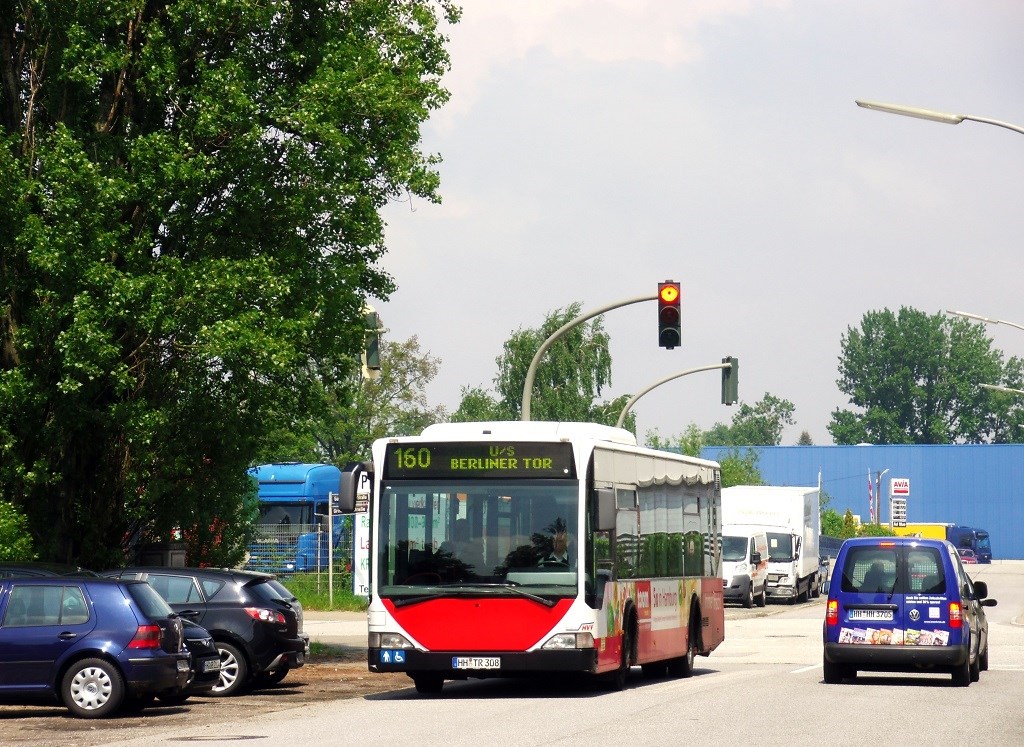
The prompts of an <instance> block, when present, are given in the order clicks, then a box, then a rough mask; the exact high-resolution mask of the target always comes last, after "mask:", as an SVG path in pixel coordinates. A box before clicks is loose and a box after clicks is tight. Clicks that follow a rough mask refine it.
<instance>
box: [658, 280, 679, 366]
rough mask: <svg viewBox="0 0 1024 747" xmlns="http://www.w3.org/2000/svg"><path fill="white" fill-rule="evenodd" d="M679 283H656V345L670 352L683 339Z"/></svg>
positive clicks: (669, 281) (667, 281)
mask: <svg viewBox="0 0 1024 747" xmlns="http://www.w3.org/2000/svg"><path fill="white" fill-rule="evenodd" d="M680 295H681V294H680V292H679V283H677V282H675V281H673V280H666V281H665V282H664V283H658V344H659V345H660V346H661V347H663V348H667V349H669V350H671V349H672V348H674V347H676V346H677V345H679V343H680V342H682V339H683V331H682V327H681V322H682V313H681V311H680V308H679V305H680Z"/></svg>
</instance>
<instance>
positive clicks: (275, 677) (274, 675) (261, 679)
mask: <svg viewBox="0 0 1024 747" xmlns="http://www.w3.org/2000/svg"><path fill="white" fill-rule="evenodd" d="M287 676H288V667H280V668H278V669H274V670H273V671H270V672H260V673H259V674H257V675H256V684H257V685H262V686H263V687H268V686H270V685H276V684H277V683H278V682H280V681H281V680H283V679H284V678H285V677H287Z"/></svg>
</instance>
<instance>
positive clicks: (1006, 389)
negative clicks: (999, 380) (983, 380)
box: [978, 384, 1024, 394]
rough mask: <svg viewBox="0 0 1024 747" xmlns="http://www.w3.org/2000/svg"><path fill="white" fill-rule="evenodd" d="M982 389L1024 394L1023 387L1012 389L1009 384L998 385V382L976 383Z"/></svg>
mask: <svg viewBox="0 0 1024 747" xmlns="http://www.w3.org/2000/svg"><path fill="white" fill-rule="evenodd" d="M978 386H980V387H981V388H982V389H991V390H992V391H993V392H1007V393H1008V394H1024V389H1014V388H1013V387H1009V386H1000V385H998V384H978Z"/></svg>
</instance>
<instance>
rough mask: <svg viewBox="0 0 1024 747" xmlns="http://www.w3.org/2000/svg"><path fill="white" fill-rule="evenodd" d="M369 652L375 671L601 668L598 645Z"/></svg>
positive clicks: (474, 673)
mask: <svg viewBox="0 0 1024 747" xmlns="http://www.w3.org/2000/svg"><path fill="white" fill-rule="evenodd" d="M366 655H367V665H368V666H369V669H370V671H371V672H438V673H441V674H443V675H444V676H446V677H449V678H452V679H456V678H463V677H516V676H520V675H525V674H529V673H531V672H566V673H569V672H589V673H593V672H596V671H597V649H593V648H586V649H569V650H562V651H516V652H509V651H497V652H487V653H481V652H479V651H473V652H463V651H416V650H414V649H380V648H370V649H367V652H366Z"/></svg>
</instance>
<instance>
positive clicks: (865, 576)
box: [840, 546, 946, 594]
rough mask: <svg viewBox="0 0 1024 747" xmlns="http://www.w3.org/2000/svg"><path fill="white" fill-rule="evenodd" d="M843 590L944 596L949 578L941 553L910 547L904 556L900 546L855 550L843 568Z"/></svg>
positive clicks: (931, 549) (864, 547)
mask: <svg viewBox="0 0 1024 747" xmlns="http://www.w3.org/2000/svg"><path fill="white" fill-rule="evenodd" d="M901 567H902V568H901ZM901 570H902V572H901ZM840 588H842V590H843V591H846V592H855V593H860V594H942V593H943V592H944V591H945V589H946V574H945V570H944V568H943V565H942V556H941V554H940V550H939V549H938V548H936V547H908V548H906V550H905V552H904V550H903V549H902V548H900V547H898V546H887V547H880V546H863V547H852V548H850V550H849V552H848V553H847V554H846V562H845V563H844V564H843V569H842V583H841V587H840Z"/></svg>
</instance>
